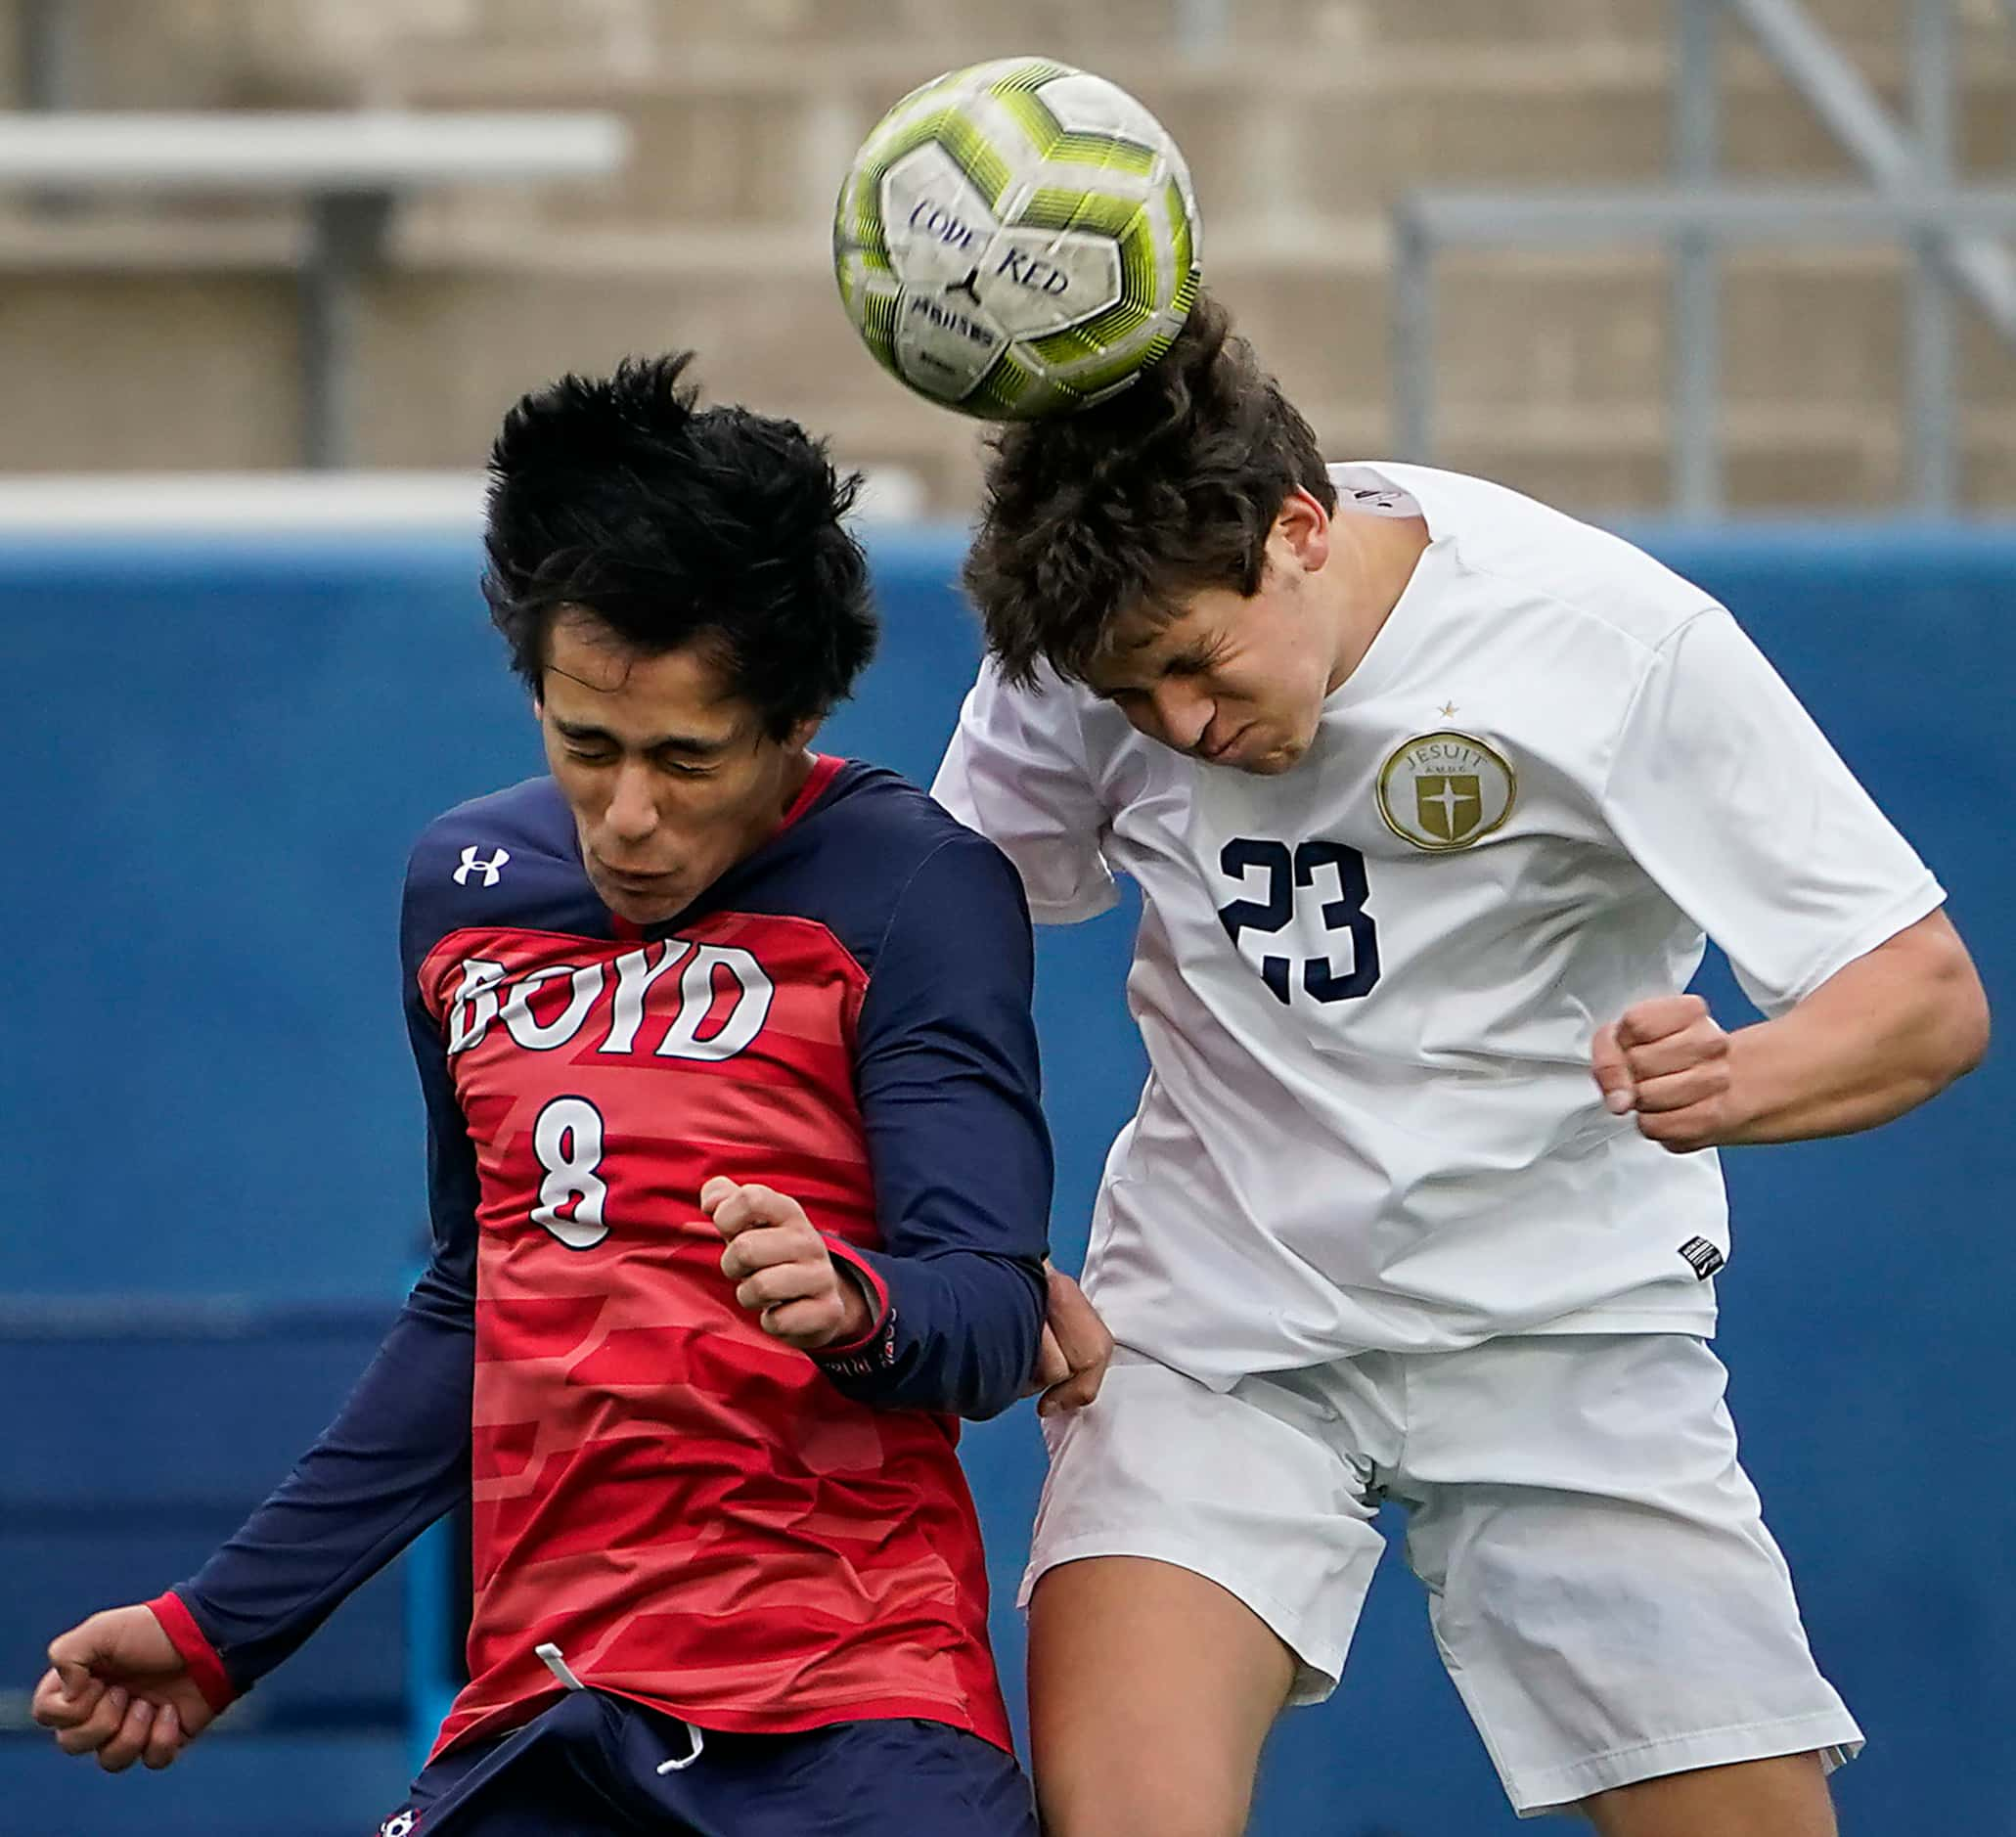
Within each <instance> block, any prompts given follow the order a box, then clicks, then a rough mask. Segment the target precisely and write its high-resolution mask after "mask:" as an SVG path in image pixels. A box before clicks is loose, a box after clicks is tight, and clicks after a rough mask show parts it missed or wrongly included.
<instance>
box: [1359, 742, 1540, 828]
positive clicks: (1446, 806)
mask: <svg viewBox="0 0 2016 1837" xmlns="http://www.w3.org/2000/svg"><path fill="white" fill-rule="evenodd" d="M1518 789H1519V786H1518V781H1517V779H1516V778H1515V777H1514V776H1513V772H1512V768H1511V767H1510V766H1509V765H1508V764H1507V763H1506V762H1505V760H1504V757H1503V755H1501V753H1499V752H1497V751H1496V750H1494V749H1493V748H1492V747H1490V746H1487V745H1486V744H1485V743H1484V741H1482V740H1481V739H1477V738H1476V737H1475V736H1474V735H1470V734H1457V733H1454V732H1448V731H1445V732H1442V733H1437V734H1418V735H1416V736H1415V737H1414V738H1413V739H1411V740H1409V741H1408V742H1407V744H1406V745H1404V746H1402V747H1400V748H1399V749H1398V750H1397V751H1395V752H1394V753H1393V754H1392V755H1391V756H1390V757H1389V758H1388V759H1387V761H1386V763H1385V764H1384V765H1383V766H1381V767H1380V768H1379V815H1380V816H1382V817H1384V818H1385V819H1386V827H1387V828H1388V829H1391V830H1392V831H1393V833H1394V834H1395V835H1397V836H1399V837H1400V838H1401V840H1402V841H1406V842H1411V843H1412V844H1413V845H1414V846H1415V847H1416V848H1419V849H1425V850H1427V851H1428V852H1429V853H1431V854H1437V853H1442V852H1445V851H1447V850H1449V849H1453V848H1468V847H1469V846H1470V844H1471V843H1472V842H1478V841H1482V840H1483V839H1484V837H1485V836H1487V835H1489V834H1490V833H1491V832H1492V831H1493V830H1494V829H1498V828H1499V827H1500V825H1501V824H1502V823H1503V822H1504V820H1505V819H1506V818H1507V817H1508V816H1510V815H1511V814H1512V803H1513V800H1514V799H1515V798H1516V797H1517V795H1518Z"/></svg>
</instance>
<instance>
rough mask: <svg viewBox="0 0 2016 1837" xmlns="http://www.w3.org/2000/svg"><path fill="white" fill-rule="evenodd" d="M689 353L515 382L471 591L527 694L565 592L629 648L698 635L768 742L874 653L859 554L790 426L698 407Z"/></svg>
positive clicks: (842, 490)
mask: <svg viewBox="0 0 2016 1837" xmlns="http://www.w3.org/2000/svg"><path fill="white" fill-rule="evenodd" d="M692 362H693V353H692V352H691V351H679V352H675V353H673V354H671V355H668V356H663V357H634V358H625V359H624V360H623V361H622V362H621V363H619V364H618V365H617V366H616V369H615V373H614V374H613V375H612V376H610V377H607V378H585V377H575V376H566V377H562V378H560V381H558V382H553V383H549V384H548V385H547V386H546V387H545V388H543V389H536V390H534V391H533V392H532V393H531V394H529V395H527V396H524V397H522V398H521V399H520V400H519V401H518V403H517V404H516V406H515V407H514V408H513V409H512V411H511V412H510V413H509V414H508V415H506V416H505V418H504V427H503V430H502V431H501V432H500V433H499V434H498V436H497V442H496V444H495V445H494V446H493V447H492V448H491V450H490V495H489V515H488V519H487V522H486V526H485V531H484V539H483V547H484V551H485V554H486V555H487V556H488V559H489V567H488V569H487V570H486V571H485V573H484V575H483V597H484V598H485V599H486V600H487V601H488V602H489V604H490V616H491V619H492V620H493V621H494V623H495V624H496V626H497V629H498V630H499V631H501V632H502V633H503V634H504V636H505V639H506V641H507V642H508V643H509V644H510V646H511V661H512V668H513V669H514V670H515V671H516V672H517V674H518V675H519V676H520V677H521V678H522V679H523V680H524V682H525V684H526V685H527V686H528V687H529V688H530V689H531V691H532V693H533V694H535V695H536V694H538V693H539V689H540V681H541V677H542V675H543V673H544V671H545V667H546V647H547V634H548V632H549V631H550V629H551V627H552V624H553V619H554V615H555V614H556V613H557V612H559V611H560V610H561V609H562V608H564V607H570V606H571V607H579V608H581V609H582V610H584V611H587V612H591V613H593V614H594V615H595V616H596V617H597V618H599V619H601V620H602V621H603V622H604V623H605V624H606V625H608V626H609V627H611V629H613V630H614V631H615V632H616V634H617V635H618V636H619V637H620V638H621V639H622V640H623V641H624V643H625V644H627V645H630V646H631V647H633V648H634V649H635V650H638V651H640V652H642V653H644V654H645V655H659V654H662V653H664V652H666V651H672V650H683V649H685V648H686V647H687V646H689V645H706V646H709V647H711V648H712V649H713V650H714V651H715V652H716V653H717V655H718V656H719V659H720V661H721V664H722V666H723V668H724V669H725V671H726V674H727V677H728V682H729V687H730V691H731V693H732V694H737V695H739V696H740V697H742V698H743V699H744V700H747V701H749V702H751V703H753V704H754V706H755V707H756V708H757V710H758V711H759V712H760V713H761V715H762V718H763V723H764V727H765V730H766V731H767V732H768V733H769V735H770V736H771V738H772V739H783V738H784V736H785V735H787V734H788V733H789V732H790V731H791V729H792V728H794V727H796V726H797V725H798V724H799V723H800V722H801V721H804V720H808V719H816V718H817V717H819V716H821V715H824V714H825V713H826V712H827V711H828V710H829V708H830V707H832V705H833V704H834V703H835V702H838V701H843V700H845V699H846V696H847V694H848V693H849V691H850V690H851V689H852V688H853V686H854V680H855V678H856V677H857V676H859V675H860V673H861V671H862V669H863V668H864V667H865V666H866V665H867V663H868V661H869V659H870V657H871V656H873V655H874V646H875V620H874V612H873V610H872V609H871V605H870V599H869V581H868V562H867V560H866V558H865V557H864V556H863V554H862V552H861V545H860V544H859V543H857V542H856V541H855V540H854V538H853V537H852V536H851V535H850V534H849V533H848V531H847V529H846V526H845V524H844V523H843V521H842V519H843V518H844V517H845V516H846V515H847V513H848V511H849V510H850V509H851V508H852V507H853V504H854V499H855V496H856V494H857V492H858V491H859V490H860V486H861V478H860V474H859V473H850V474H848V475H846V476H844V477H842V476H840V475H839V474H837V473H836V472H835V471H834V470H833V467H832V463H831V462H830V461H829V459H828V457H827V452H826V448H825V446H824V445H823V444H821V443H820V442H818V441H815V440H813V439H812V438H811V437H810V436H809V435H808V434H807V433H806V432H805V430H804V428H802V427H800V426H798V425H797V423H795V422H790V421H778V420H773V419H772V418H771V417H769V416H767V415H757V414H752V413H751V412H750V411H749V410H748V409H745V408H708V409H699V408H696V407H695V406H694V404H695V402H696V401H697V399H698V391H697V390H696V389H694V387H693V386H692V385H691V384H690V383H688V382H687V381H685V378H686V372H687V370H688V367H689V366H690V365H691V364H692Z"/></svg>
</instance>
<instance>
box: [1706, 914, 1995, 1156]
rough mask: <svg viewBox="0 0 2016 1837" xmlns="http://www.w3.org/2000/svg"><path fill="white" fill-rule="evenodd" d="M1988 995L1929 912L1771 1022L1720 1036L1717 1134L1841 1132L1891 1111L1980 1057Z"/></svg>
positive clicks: (1945, 926)
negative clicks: (1726, 1109)
mask: <svg viewBox="0 0 2016 1837" xmlns="http://www.w3.org/2000/svg"><path fill="white" fill-rule="evenodd" d="M1987 1048H1988V1002H1987V998H1986V997H1985V996H1984V995H1983V993H1982V988H1981V980H1980V978H1979V976H1977V975H1976V974H1975V970H1974V965H1973V963H1972V961H1971V960H1970V959H1969V957H1968V955H1967V951H1966V947H1965V946H1964V945H1963V944H1961V942H1960V939H1959V937H1958V934H1957V933H1955V932H1954V931H1953V929H1952V926H1951V925H1950V924H1949V922H1948V921H1947V920H1946V918H1944V916H1943V915H1939V914H1935V915H1933V917H1932V918H1928V919H1924V920H1921V921H1920V922H1919V923H1918V924H1915V925H1912V926H1911V927H1909V928H1908V929H1907V930H1905V931H1903V932H1900V933H1899V934H1898V936H1896V937H1894V938H1892V939H1891V940H1890V941H1889V942H1888V943H1887V944H1884V945H1881V946H1879V947H1878V948H1877V949H1876V950H1873V951H1871V952H1869V953H1868V954H1867V955H1866V956H1864V957H1859V958H1858V959H1857V960H1856V961H1855V962H1854V963H1850V964H1848V965H1847V967H1845V968H1844V969H1842V970H1840V971H1839V972H1838V973H1837V974H1835V975H1833V976H1831V977H1829V978H1828V980H1827V981H1826V982H1824V983H1822V984H1821V985H1820V987H1819V988H1817V989H1815V990H1814V993H1813V994H1812V995H1810V996H1808V997H1807V998H1806V1000H1805V1001H1803V1002H1801V1003H1800V1004H1799V1005H1798V1006H1797V1007H1796V1008H1792V1009H1791V1010H1790V1011H1789V1012H1787V1013H1785V1014H1782V1015H1780V1016H1779V1017H1778V1018H1777V1019H1775V1020H1768V1021H1763V1022H1760V1023H1759V1024H1758V1025H1756V1026H1753V1027H1745V1028H1742V1029H1740V1030H1738V1031H1737V1032H1736V1033H1734V1034H1732V1035H1730V1037H1729V1060H1730V1074H1731V1078H1730V1086H1731V1091H1732V1093H1734V1094H1735V1096H1736V1098H1737V1099H1738V1101H1737V1105H1736V1120H1735V1123H1734V1125H1733V1127H1732V1128H1731V1130H1730V1131H1729V1133H1728V1134H1727V1135H1726V1136H1725V1138H1724V1140H1725V1141H1726V1142H1729V1143H1764V1142H1800V1141H1805V1140H1807V1139H1809V1138H1812V1137H1816V1136H1842V1135H1849V1134H1852V1133H1853V1132H1855V1131H1856V1130H1859V1129H1872V1128H1874V1127H1875V1126H1876V1125H1877V1124H1879V1123H1887V1122H1889V1121H1890V1120H1891V1119H1892V1118H1893V1117H1897V1116H1902V1115H1903V1114H1904V1112H1905V1111H1906V1110H1910V1109H1913V1108H1915V1107H1916V1106H1917V1105H1918V1104H1920V1103H1922V1102H1924V1101H1925V1100H1926V1098H1931V1097H1934V1096H1936V1095H1937V1094H1938V1093H1939V1092H1941V1091H1943V1090H1945V1089H1946V1087H1947V1086H1948V1085H1949V1084H1950V1083H1952V1081H1953V1080H1954V1079H1955V1078H1958V1077H1959V1076H1960V1075H1961V1074H1962V1073H1964V1072H1968V1071H1971V1070H1972V1069H1973V1068H1974V1067H1975V1066H1976V1065H1977V1064H1979V1063H1980V1061H1981V1056H1982V1054H1983V1053H1985V1052H1986V1051H1987Z"/></svg>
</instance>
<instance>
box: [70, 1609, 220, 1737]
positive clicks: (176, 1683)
mask: <svg viewBox="0 0 2016 1837" xmlns="http://www.w3.org/2000/svg"><path fill="white" fill-rule="evenodd" d="M30 1713H31V1714H32V1715H33V1716H34V1719H35V1721H36V1722H38V1723H40V1724H41V1725H42V1726H43V1727H44V1728H53V1729H54V1730H55V1731H56V1745H57V1746H58V1747H59V1748H61V1749H62V1750H63V1751H64V1752H65V1753H66V1754H95V1755H96V1756H97V1757H98V1765H99V1766H100V1767H102V1768H104V1769H105V1770H106V1771H107V1772H108V1773H123V1772H124V1771H125V1770H126V1769H127V1768H129V1767H131V1766H132V1765H133V1763H134V1762H135V1761H144V1762H146V1764H147V1765H148V1766H149V1767H151V1768H154V1769H157V1770H158V1769H160V1768H163V1767H167V1766H169V1765H171V1764H172V1763H173V1762H174V1760H175V1757H176V1756H177V1755H179V1754H180V1753H181V1752H182V1750H183V1749H184V1748H186V1747H187V1746H188V1745H189V1744H190V1742H192V1741H194V1740H195V1739H196V1737H197V1736H198V1735H200V1734H202V1731H203V1730H204V1729H205V1728H207V1727H208V1726H209V1725H210V1724H211V1723H212V1722H213V1721H214V1720H215V1717H216V1712H215V1711H214V1710H212V1709H211V1708H210V1706H209V1704H208V1703H207V1702H205V1701H204V1699H203V1693H202V1690H201V1689H199V1688H198V1686H197V1682H196V1680H195V1679H194V1678H192V1677H191V1676H190V1675H189V1668H188V1666H187V1665H186V1664H184V1662H183V1659H182V1654H181V1653H180V1652H178V1651H177V1650H176V1649H175V1645H174V1641H172V1640H171V1639H170V1638H169V1637H168V1635H166V1634H165V1633H164V1632H162V1630H161V1623H160V1622H159V1621H158V1620H157V1619H156V1618H155V1617H154V1612H153V1610H152V1609H151V1608H148V1607H146V1606H144V1605H135V1606H132V1607H113V1608H109V1609H107V1610H106V1611H105V1612H104V1613H102V1614H93V1615H92V1616H91V1618H90V1619H89V1620H86V1621H82V1622H80V1623H79V1624H78V1625H76V1626H74V1627H72V1628H71V1629H70V1630H69V1632H67V1633H65V1634H59V1635H57V1636H56V1638H55V1639H53V1640H52V1641H51V1642H50V1646H49V1669H48V1670H47V1671H46V1672H44V1673H43V1674H42V1681H41V1682H40V1683H38V1684H37V1685H36V1686H35V1695H34V1699H33V1702H32V1705H31V1709H30Z"/></svg>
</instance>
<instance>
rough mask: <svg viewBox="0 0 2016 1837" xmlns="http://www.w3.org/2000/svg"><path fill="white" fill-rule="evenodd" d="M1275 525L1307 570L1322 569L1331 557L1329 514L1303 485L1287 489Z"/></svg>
mask: <svg viewBox="0 0 2016 1837" xmlns="http://www.w3.org/2000/svg"><path fill="white" fill-rule="evenodd" d="M1274 527H1275V533H1276V534H1277V535H1278V536H1279V537H1280V538H1281V539H1282V540H1283V541H1284V542H1286V544H1287V545H1288V549H1289V552H1290V553H1291V554H1292V555H1293V556H1294V557H1295V559H1296V560H1298V561H1300V562H1301V563H1302V571H1303V572H1304V573H1306V574H1315V573H1319V572H1321V571H1322V566H1323V564H1324V563H1325V562H1326V561H1328V560H1329V559H1330V514H1329V512H1327V511H1326V510H1324V509H1323V507H1322V505H1321V504H1319V503H1318V502H1317V501H1316V499H1315V498H1314V497H1312V496H1311V495H1310V494H1309V493H1308V492H1307V491H1305V490H1304V489H1303V488H1302V487H1301V486H1300V485H1297V486H1296V487H1295V488H1294V489H1293V490H1292V491H1290V492H1289V493H1288V496H1287V499H1286V501H1285V502H1284V503H1283V504H1282V505H1281V509H1280V515H1278V516H1277V517H1276V518H1275V520H1274Z"/></svg>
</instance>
